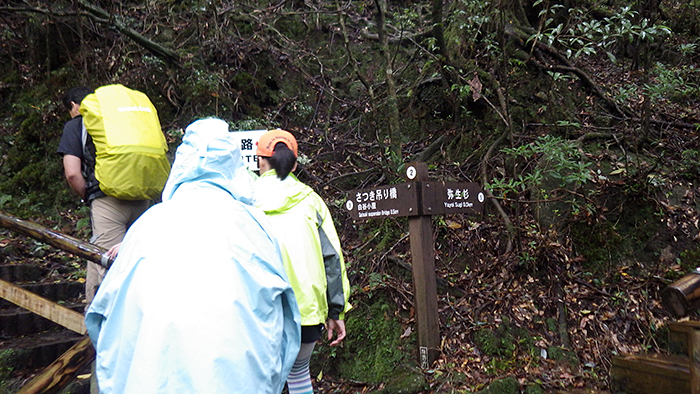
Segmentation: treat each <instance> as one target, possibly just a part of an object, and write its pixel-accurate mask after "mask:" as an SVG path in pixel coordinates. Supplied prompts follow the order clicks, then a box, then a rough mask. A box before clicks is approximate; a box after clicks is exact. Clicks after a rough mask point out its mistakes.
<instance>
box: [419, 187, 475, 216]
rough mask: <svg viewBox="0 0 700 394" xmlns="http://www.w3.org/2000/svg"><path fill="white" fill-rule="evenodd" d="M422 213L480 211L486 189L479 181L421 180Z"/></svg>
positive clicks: (437, 213) (439, 213) (442, 213)
mask: <svg viewBox="0 0 700 394" xmlns="http://www.w3.org/2000/svg"><path fill="white" fill-rule="evenodd" d="M421 197H422V204H421V208H422V209H421V214H423V215H445V214H449V213H479V212H481V209H482V207H483V205H484V199H485V196H484V191H483V190H481V186H479V184H478V183H467V182H421Z"/></svg>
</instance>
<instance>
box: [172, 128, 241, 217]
mask: <svg viewBox="0 0 700 394" xmlns="http://www.w3.org/2000/svg"><path fill="white" fill-rule="evenodd" d="M175 155H176V156H175V162H174V163H173V166H172V169H171V170H170V177H169V178H168V182H167V183H166V184H165V188H164V189H163V201H168V200H170V199H171V198H172V197H173V194H174V193H175V192H176V191H177V189H178V188H179V187H181V186H182V185H184V184H187V187H190V188H198V187H210V186H215V187H219V188H222V189H224V190H226V191H228V192H229V193H230V194H231V195H232V196H233V198H235V199H236V200H238V201H240V202H242V203H244V204H248V205H251V204H252V200H253V178H252V177H251V176H250V173H249V172H248V169H247V167H246V165H245V163H243V160H242V159H241V150H240V148H239V147H238V142H237V140H236V139H234V138H232V135H231V133H230V132H229V131H228V124H227V123H226V122H224V121H223V120H221V119H216V118H208V119H202V120H198V121H196V122H194V123H192V124H191V125H189V126H188V127H187V129H186V130H185V136H184V138H183V140H182V144H181V145H180V146H179V147H178V148H177V152H176V154H175Z"/></svg>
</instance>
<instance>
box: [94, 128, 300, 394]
mask: <svg viewBox="0 0 700 394" xmlns="http://www.w3.org/2000/svg"><path fill="white" fill-rule="evenodd" d="M251 201H252V180H251V177H250V175H249V173H248V171H247V169H246V167H245V165H244V163H243V160H242V158H241V153H240V150H239V149H238V144H237V142H236V140H235V139H233V138H232V136H231V135H230V133H229V132H228V127H227V125H226V123H225V122H224V121H222V120H219V119H204V120H200V121H197V122H194V123H193V124H192V125H190V126H189V127H188V128H187V130H186V133H185V136H184V138H183V143H182V145H181V146H180V147H179V148H178V150H177V154H176V158H175V162H174V164H173V166H172V171H171V174H170V178H169V179H168V182H167V184H166V186H165V189H164V191H163V202H162V203H160V204H157V205H155V206H153V207H151V208H150V209H149V210H148V211H146V213H144V214H143V215H142V216H141V218H139V219H138V220H137V221H136V223H134V225H133V226H132V227H131V228H130V229H129V231H128V232H127V234H126V237H125V238H124V242H123V244H122V246H121V249H120V251H119V255H118V257H117V259H116V260H115V262H114V264H113V265H112V267H111V268H110V269H109V271H108V273H107V276H106V277H105V280H104V281H103V282H102V285H101V286H100V288H99V290H98V292H97V294H96V295H95V299H94V301H93V303H92V304H91V305H90V307H89V309H88V312H87V314H86V317H85V325H86V326H87V329H88V333H89V335H90V338H91V339H92V341H93V344H94V345H95V350H96V353H97V357H96V370H97V372H96V373H97V378H98V383H99V386H100V393H101V394H114V393H172V394H175V393H177V394H180V393H207V394H209V393H217V394H220V393H224V394H225V393H246V394H247V393H265V394H267V393H275V394H277V393H280V392H281V391H282V389H283V387H284V383H285V381H286V378H287V374H288V373H289V370H290V369H291V366H292V364H293V362H294V359H295V358H296V355H297V353H298V351H299V346H300V325H299V324H300V317H299V311H298V307H297V303H296V299H295V298H294V293H293V291H292V289H291V287H290V286H289V283H288V280H287V276H286V273H285V271H284V268H283V265H282V259H281V255H280V248H279V245H278V243H277V241H276V240H275V239H274V238H273V237H272V236H270V235H269V234H271V233H270V232H269V224H268V222H267V219H266V218H265V215H264V214H263V213H262V211H260V210H258V209H257V208H254V207H253V206H251V205H250V204H251Z"/></svg>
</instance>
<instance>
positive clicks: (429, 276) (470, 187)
mask: <svg viewBox="0 0 700 394" xmlns="http://www.w3.org/2000/svg"><path fill="white" fill-rule="evenodd" d="M406 177H407V178H408V182H406V183H402V184H396V185H385V186H377V187H375V188H371V189H362V190H353V191H351V192H350V196H349V198H348V200H347V201H346V202H345V208H346V209H347V210H348V213H349V214H350V216H351V217H352V218H353V219H356V220H363V219H378V218H384V217H401V216H407V217H408V226H409V231H410V238H409V239H410V241H411V256H412V267H413V296H414V307H415V311H416V315H415V316H416V326H417V331H418V350H419V357H420V359H419V362H420V366H421V368H423V369H428V368H430V366H431V364H432V363H433V361H435V360H436V359H437V358H438V356H439V355H440V324H439V321H438V307H437V280H436V277H435V254H434V252H433V229H432V218H431V216H432V215H443V214H451V213H465V212H466V213H475V212H479V211H480V210H481V208H482V205H483V202H484V193H483V191H482V190H481V188H480V187H479V185H478V184H476V183H465V182H434V181H430V180H429V179H428V165H427V164H426V163H409V164H407V165H406Z"/></svg>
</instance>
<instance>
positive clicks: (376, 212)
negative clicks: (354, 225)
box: [345, 182, 418, 219]
mask: <svg viewBox="0 0 700 394" xmlns="http://www.w3.org/2000/svg"><path fill="white" fill-rule="evenodd" d="M345 209H347V210H348V213H350V216H351V217H352V218H353V219H377V218H382V217H390V216H410V215H418V213H417V212H418V183H417V182H407V183H402V184H400V185H386V186H377V187H375V188H371V189H362V190H354V191H352V192H350V195H349V198H348V200H347V201H346V202H345Z"/></svg>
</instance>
